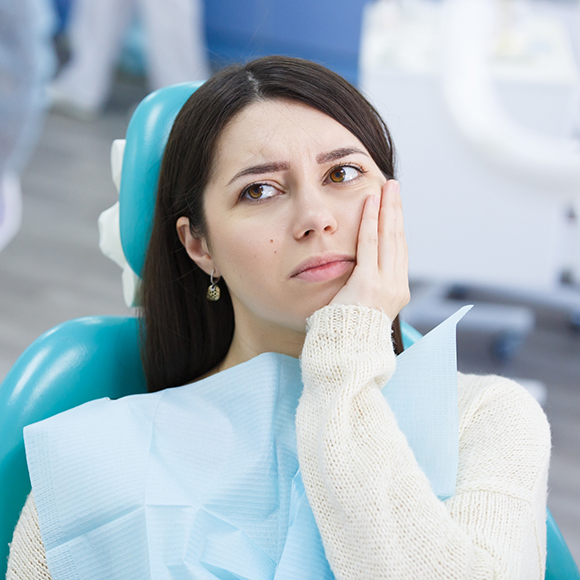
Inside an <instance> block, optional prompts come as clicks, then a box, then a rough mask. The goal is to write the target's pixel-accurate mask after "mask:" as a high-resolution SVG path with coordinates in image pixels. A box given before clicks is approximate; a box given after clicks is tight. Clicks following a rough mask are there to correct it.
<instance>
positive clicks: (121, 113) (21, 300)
mask: <svg viewBox="0 0 580 580" xmlns="http://www.w3.org/2000/svg"><path fill="white" fill-rule="evenodd" d="M143 94H144V89H143V87H142V86H140V85H139V84H130V83H127V82H125V83H124V84H121V85H120V86H119V87H117V89H116V93H115V95H114V98H113V102H112V103H111V104H110V106H109V107H108V109H107V111H106V112H105V114H104V115H103V116H102V117H101V118H99V119H98V121H95V122H93V123H81V122H76V121H73V120H70V119H66V118H64V117H61V116H56V115H51V116H49V117H48V119H47V122H46V127H45V131H44V134H43V137H42V140H41V142H40V144H39V147H38V148H37V150H36V153H35V155H34V157H33V159H32V160H31V162H30V164H29V166H28V169H27V171H26V173H25V175H24V176H23V189H24V223H23V227H22V230H21V232H20V234H19V235H18V236H17V238H16V239H15V240H14V241H13V242H12V243H11V244H10V245H9V246H8V247H7V249H5V250H4V251H3V252H2V253H1V254H0V379H1V378H3V377H4V375H5V374H6V372H7V371H8V369H9V368H10V367H11V365H12V364H13V363H14V361H15V360H16V358H17V357H18V356H19V354H20V353H21V352H22V350H23V349H24V348H25V347H26V346H27V345H28V344H30V343H31V342H32V341H33V340H34V339H35V338H36V337H38V336H39V335H40V334H41V333H42V332H44V331H46V330H48V329H49V328H51V327H52V326H54V325H56V324H58V323H60V322H62V321H64V320H67V319H70V318H75V317H79V316H86V315H92V314H127V313H128V312H129V309H127V308H126V307H125V305H124V302H123V298H122V292H121V272H120V269H119V268H118V267H117V266H116V265H115V264H113V263H112V262H110V261H109V260H107V259H106V258H104V257H103V256H102V255H101V254H100V252H99V249H98V247H97V242H98V234H97V225H96V221H97V217H98V215H99V213H100V212H101V211H102V210H104V209H106V208H107V207H109V206H110V205H112V204H113V203H114V202H115V200H116V192H115V189H114V187H113V185H112V182H111V180H110V170H109V150H110V144H111V141H112V140H113V139H115V138H122V137H123V136H124V133H125V129H126V125H127V121H128V116H127V112H126V111H127V109H128V108H129V107H130V105H131V104H133V103H134V102H135V101H137V100H138V99H139V98H140V97H141V96H142V95H143ZM474 297H475V298H478V297H477V296H474ZM480 297H481V296H480ZM537 314H538V325H537V329H536V331H535V332H534V333H533V334H532V335H531V336H530V337H529V340H528V341H527V343H526V344H525V346H524V347H523V348H522V349H521V350H520V351H519V352H518V353H517V354H516V356H515V357H514V358H513V360H512V361H511V362H510V363H509V364H508V365H507V366H499V365H498V364H497V363H495V362H494V361H493V360H492V359H491V358H490V356H489V355H488V346H489V339H490V337H485V336H481V335H471V336H469V335H465V334H464V333H461V332H460V335H459V365H460V368H461V370H463V371H468V372H472V371H475V372H496V373H501V374H506V375H508V376H517V377H522V378H531V379H539V380H541V381H543V382H544V383H545V384H546V385H547V387H548V399H547V404H546V411H547V414H548V416H549V419H550V422H551V424H552V429H553V445H554V450H553V459H552V467H551V476H550V496H549V505H550V508H551V509H552V512H553V514H554V516H555V518H556V520H557V521H558V523H559V525H560V527H561V529H562V531H563V533H564V535H565V537H566V538H567V541H568V543H569V546H570V548H571V550H572V552H573V554H574V556H575V558H576V560H577V561H578V562H580V525H579V524H580V334H574V333H572V332H570V331H569V330H568V329H567V328H566V321H565V319H564V318H563V317H562V316H561V315H560V314H558V313H555V312H551V311H548V310H543V311H538V313H537ZM423 330H425V329H423Z"/></svg>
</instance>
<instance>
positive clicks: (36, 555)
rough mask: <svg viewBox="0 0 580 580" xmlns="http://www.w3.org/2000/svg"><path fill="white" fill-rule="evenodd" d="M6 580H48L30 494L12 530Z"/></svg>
mask: <svg viewBox="0 0 580 580" xmlns="http://www.w3.org/2000/svg"><path fill="white" fill-rule="evenodd" d="M6 580H50V573H49V571H48V566H47V565H46V555H45V552H44V545H43V543H42V539H41V538H40V529H39V527H38V514H37V513H36V506H35V505H34V498H33V497H32V494H30V495H29V496H28V498H27V500H26V503H25V504H24V509H23V510H22V513H21V514H20V519H19V520H18V525H17V526H16V530H14V537H13V538H12V544H11V545H10V557H9V559H8V571H7V573H6Z"/></svg>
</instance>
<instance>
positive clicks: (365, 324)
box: [300, 304, 395, 390]
mask: <svg viewBox="0 0 580 580" xmlns="http://www.w3.org/2000/svg"><path fill="white" fill-rule="evenodd" d="M306 328H307V333H306V340H305V341H304V347H303V349H302V355H301V357H300V361H301V365H302V374H303V378H304V384H305V389H307V390H308V389H309V388H310V387H311V386H312V387H314V386H315V385H318V386H317V387H316V388H322V389H325V388H327V387H328V388H331V390H333V389H334V388H336V386H337V385H338V384H340V383H342V382H343V381H344V380H345V379H346V377H347V376H348V375H350V374H351V373H352V372H356V373H357V374H359V375H360V376H359V378H360V379H362V378H363V376H364V379H363V382H366V381H369V380H375V381H376V382H377V383H380V385H381V386H382V385H383V384H384V383H385V382H386V381H387V380H388V378H389V377H390V376H391V375H392V373H393V372H394V368H395V354H394V352H393V346H392V337H391V329H392V321H391V319H390V318H389V317H388V316H387V315H386V314H385V313H384V312H382V311H381V310H377V309H374V308H369V307H367V306H355V305H344V304H330V305H328V306H325V307H323V308H321V309H320V310H317V311H316V312H315V313H314V314H313V315H312V316H311V317H310V318H309V319H308V320H307V326H306Z"/></svg>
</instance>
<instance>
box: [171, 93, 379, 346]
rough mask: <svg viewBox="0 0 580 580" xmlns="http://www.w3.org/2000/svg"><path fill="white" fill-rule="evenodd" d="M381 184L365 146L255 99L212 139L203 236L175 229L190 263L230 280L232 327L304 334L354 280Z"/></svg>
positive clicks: (335, 128)
mask: <svg viewBox="0 0 580 580" xmlns="http://www.w3.org/2000/svg"><path fill="white" fill-rule="evenodd" d="M385 181H386V179H385V177H384V176H383V174H382V173H381V171H380V170H379V168H378V167H377V165H376V164H375V162H374V161H373V160H372V158H371V157H370V154H369V152H368V151H367V150H366V149H365V147H364V146H363V145H362V143H361V142H360V141H359V140H358V139H357V138H356V137H355V136H354V135H352V134H351V133H350V132H349V131H348V130H347V129H346V128H345V127H343V126H342V125H340V124H339V123H338V122H336V121H335V120H333V119H332V118H330V117H328V116H327V115H325V114H324V113H321V112H320V111H318V110H316V109H312V108H310V107H308V106H306V105H302V104H300V103H296V102H293V101H285V100H271V101H265V102H258V103H254V104H252V105H250V106H248V107H247V108H245V109H244V110H242V111H241V112H240V113H239V114H238V115H237V116H236V117H234V118H233V119H232V121H231V122H230V123H229V124H228V125H227V126H226V128H225V129H224V131H223V132H222V134H221V135H220V138H219V140H218V143H217V154H216V157H215V161H214V167H213V171H212V177H211V180H210V183H209V184H208V187H207V189H206V191H205V198H204V208H205V215H206V221H207V232H208V233H207V239H202V240H195V239H193V238H191V236H189V235H188V233H187V228H184V227H183V225H184V224H186V223H187V220H186V218H180V222H178V231H179V232H180V236H181V238H182V241H183V242H184V244H185V246H186V248H187V249H188V252H189V254H190V256H191V257H192V259H194V260H195V262H196V263H197V264H198V265H199V266H200V267H201V268H202V269H203V270H204V271H205V272H207V273H208V274H211V272H212V270H215V271H216V274H219V275H220V276H221V277H222V278H223V280H225V282H226V283H227V286H228V289H229V291H230V294H231V297H232V302H233V306H234V312H235V317H236V332H238V331H241V330H243V329H244V328H245V327H248V332H251V333H252V334H253V335H254V336H256V334H257V335H258V336H259V335H260V333H262V335H263V336H268V335H271V333H272V332H273V331H283V330H285V329H286V330H289V331H297V332H301V333H303V332H304V329H305V320H306V318H307V317H308V316H310V315H311V314H312V313H313V312H314V311H315V310H317V309H319V308H321V307H322V306H324V305H326V304H328V303H329V302H330V300H331V299H332V298H333V297H334V295H335V294H336V293H337V292H338V290H339V289H340V288H341V287H342V286H343V285H344V283H345V282H346V280H347V279H348V277H349V276H350V274H351V272H352V270H353V268H354V263H355V260H356V243H357V235H358V230H359V224H360V219H361V214H362V208H363V204H364V201H365V199H366V198H367V197H368V196H369V195H371V194H380V191H381V186H382V185H383V184H384V183H385ZM183 220H185V222H184V221H183ZM240 325H242V326H241V328H240Z"/></svg>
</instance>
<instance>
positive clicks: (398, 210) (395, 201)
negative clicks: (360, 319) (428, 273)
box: [330, 179, 411, 320]
mask: <svg viewBox="0 0 580 580" xmlns="http://www.w3.org/2000/svg"><path fill="white" fill-rule="evenodd" d="M408 270H409V268H408V253H407V242H406V241H405V232H404V230H403V208H402V205H401V196H400V194H399V184H398V182H397V181H395V180H393V179H391V180H389V181H387V183H385V185H384V186H383V188H382V191H381V195H380V196H379V195H371V196H369V197H368V198H367V199H366V201H365V205H364V208H363V213H362V218H361V223H360V228H359V233H358V243H357V251H356V266H355V268H354V270H353V272H352V274H351V275H350V277H349V279H348V280H347V282H346V284H345V285H344V286H343V287H342V288H341V289H340V290H339V291H338V293H337V294H336V296H335V297H334V298H333V299H332V301H331V302H330V304H356V305H362V306H368V307H370V308H376V309H378V310H383V311H384V312H385V314H386V315H387V316H389V318H390V319H391V320H394V318H395V317H396V316H397V314H399V312H400V311H401V309H402V308H403V306H405V305H406V304H407V303H408V302H409V299H410V296H411V295H410V292H409V274H408Z"/></svg>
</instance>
